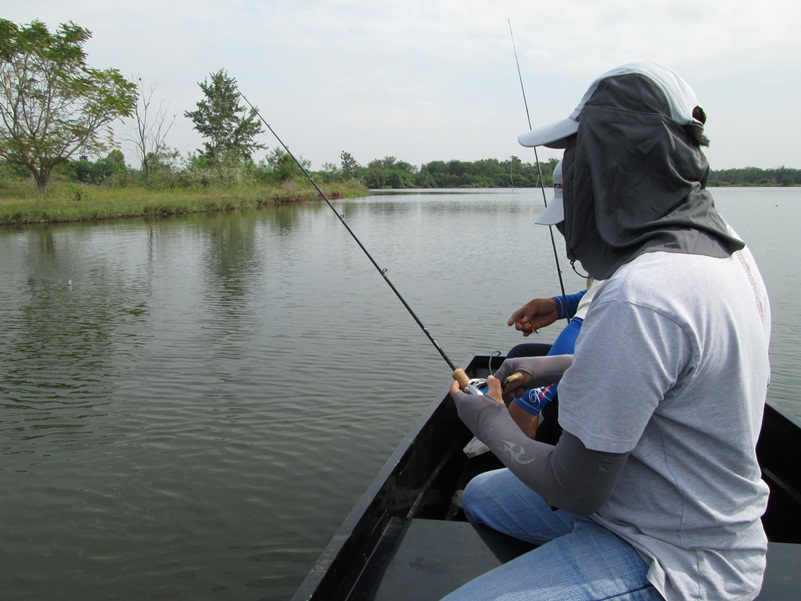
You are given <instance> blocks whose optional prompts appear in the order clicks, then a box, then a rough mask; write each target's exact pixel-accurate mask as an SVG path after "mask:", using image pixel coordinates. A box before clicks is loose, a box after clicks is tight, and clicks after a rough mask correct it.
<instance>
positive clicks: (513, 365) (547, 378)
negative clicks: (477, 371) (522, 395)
mask: <svg viewBox="0 0 801 601" xmlns="http://www.w3.org/2000/svg"><path fill="white" fill-rule="evenodd" d="M572 363H573V355H544V356H542V357H519V358H517V359H507V360H506V361H504V362H503V365H501V368H500V369H499V370H498V371H497V372H495V377H496V378H498V379H499V380H500V381H501V382H504V381H505V380H506V378H507V377H509V376H510V375H511V374H513V373H514V372H516V371H523V372H526V373H528V374H530V375H531V381H530V382H528V386H529V387H531V388H535V387H537V386H546V385H548V384H553V383H554V382H558V381H559V380H561V379H562V375H563V374H564V373H565V371H567V368H568V367H570V365H571V364H572Z"/></svg>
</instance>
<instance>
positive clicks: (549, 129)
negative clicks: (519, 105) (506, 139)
mask: <svg viewBox="0 0 801 601" xmlns="http://www.w3.org/2000/svg"><path fill="white" fill-rule="evenodd" d="M578 126H579V124H578V121H574V120H573V119H571V118H570V117H568V118H567V119H562V120H561V121H557V122H556V123H551V124H550V125H544V126H542V127H537V128H535V129H532V130H531V131H527V132H525V133H522V134H520V135H519V136H517V141H518V142H520V144H521V145H522V146H529V147H531V146H549V147H551V148H564V147H565V146H566V145H567V144H566V142H567V140H566V139H567V138H569V137H570V136H572V135H573V134H575V133H576V132H577V131H578Z"/></svg>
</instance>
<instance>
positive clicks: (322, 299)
mask: <svg viewBox="0 0 801 601" xmlns="http://www.w3.org/2000/svg"><path fill="white" fill-rule="evenodd" d="M714 194H715V198H716V202H717V204H718V207H719V208H720V210H721V212H722V213H723V214H724V216H725V217H726V218H727V219H728V221H729V222H730V223H731V224H732V225H733V226H734V228H735V229H736V230H738V232H739V233H740V235H741V236H742V237H743V238H745V240H746V241H747V242H748V244H749V246H750V247H751V249H752V251H753V253H754V255H755V256H756V258H757V261H758V262H759V265H760V268H761V270H762V273H763V276H764V279H765V281H766V283H767V286H768V290H769V293H770V295H771V301H772V310H773V338H772V347H771V357H772V363H773V383H772V386H771V390H770V395H769V398H770V401H771V402H772V403H775V404H777V405H781V406H782V407H784V408H787V409H789V410H790V411H791V412H793V413H794V414H795V415H797V416H801V398H800V397H799V395H798V390H799V387H800V384H801V382H799V375H798V369H797V365H798V361H797V356H796V354H795V353H796V352H797V350H798V341H799V333H801V318H800V317H799V310H798V301H796V300H795V297H796V294H795V292H796V291H795V285H796V284H797V282H798V279H799V278H798V275H799V272H798V266H797V264H796V262H795V258H796V257H795V254H796V253H795V249H794V245H795V243H796V240H797V232H796V224H797V223H798V221H799V218H800V217H801V188H795V189H753V188H751V189H719V190H715V191H714ZM335 204H336V206H337V210H338V211H340V212H341V213H342V214H344V216H345V219H346V221H347V223H348V224H349V225H350V227H351V228H352V229H353V231H354V232H355V233H356V234H357V235H358V236H359V238H360V239H361V241H362V243H363V244H364V246H365V247H366V248H367V249H368V250H369V251H370V253H371V254H372V255H373V257H374V258H375V259H376V261H377V262H378V264H379V265H380V266H381V268H386V269H387V270H388V271H387V275H388V276H389V278H390V279H391V281H392V282H393V283H394V285H395V286H396V287H397V289H398V290H399V291H400V292H401V294H403V296H404V297H405V299H406V301H407V302H408V303H409V305H410V306H411V307H412V308H413V309H414V311H415V312H416V313H417V315H418V316H419V318H420V319H421V320H422V321H423V322H424V323H425V325H426V326H427V328H428V330H429V331H430V332H431V334H432V335H433V336H434V337H435V338H436V339H437V341H438V342H439V344H440V346H441V347H442V349H443V350H444V351H445V353H446V354H447V355H448V356H449V357H450V358H451V360H452V361H454V362H455V363H461V362H462V361H463V360H464V359H465V358H466V357H467V356H468V355H469V354H471V353H491V352H493V351H496V350H497V351H506V350H508V349H509V348H510V347H511V346H513V345H514V344H516V343H517V342H519V341H521V340H522V338H520V337H519V334H517V333H516V332H515V331H514V330H513V329H512V328H507V327H506V325H505V324H506V319H507V317H508V315H509V314H510V313H511V312H512V311H513V310H515V309H516V308H518V307H519V306H520V305H522V304H523V303H524V302H526V301H528V300H529V299H531V298H534V297H535V296H551V295H553V294H557V293H558V292H559V283H558V278H557V275H556V268H555V262H554V255H553V250H552V248H551V240H550V238H549V235H548V229H547V228H544V227H541V226H535V225H533V224H532V222H533V219H534V216H535V215H536V214H537V213H538V212H539V211H540V210H541V209H542V197H541V194H540V193H539V192H536V191H531V190H514V191H512V190H507V191H481V192H471V193H455V192H454V193H438V194H419V193H410V192H406V193H403V194H392V195H380V196H373V197H371V198H365V199H357V200H352V201H340V202H336V203H335ZM557 238H558V240H557V242H558V243H559V244H558V248H559V249H560V251H559V255H560V264H561V268H562V271H563V272H564V280H565V287H566V288H567V292H572V291H576V290H579V289H581V288H582V286H583V279H582V278H581V277H579V276H578V275H576V274H574V273H573V272H572V271H571V270H570V268H569V265H568V263H567V262H566V261H565V259H564V247H563V244H561V237H559V236H558V234H557ZM0 256H2V262H0V281H2V286H0V345H2V348H3V351H4V352H3V355H2V358H0V540H2V544H1V545H0V591H2V593H0V597H2V598H3V599H4V600H7V601H12V600H26V601H27V600H30V599H54V600H55V599H70V600H72V599H81V600H82V601H94V600H104V601H105V600H109V599H120V600H131V601H134V600H136V601H139V600H142V599H180V600H192V601H202V600H206V599H209V600H211V599H215V600H216V599H225V600H259V599H286V598H288V597H289V596H291V594H292V592H293V591H294V590H295V588H296V587H297V586H298V584H299V583H300V581H301V580H302V579H303V577H304V575H305V573H306V572H307V571H308V569H309V568H310V567H311V565H312V564H313V562H314V561H315V560H316V558H317V556H318V554H319V553H320V551H321V550H322V549H323V547H324V546H325V545H326V544H327V542H328V541H329V539H330V538H331V536H332V535H333V534H334V532H335V531H336V529H337V527H338V526H339V524H340V523H341V521H342V520H343V518H344V517H345V516H346V515H347V513H348V511H349V510H350V508H351V507H352V506H353V504H354V502H355V501H356V499H358V497H359V496H360V495H361V493H362V492H363V491H364V489H365V487H366V486H367V485H368V484H369V482H370V481H371V480H372V478H373V476H374V475H375V473H376V472H377V471H378V469H379V468H380V467H381V465H383V463H384V461H385V460H386V458H387V457H388V456H389V454H390V453H391V452H392V450H393V449H394V448H395V446H396V445H397V444H398V442H399V441H400V439H401V438H402V436H403V435H404V433H405V432H406V431H407V430H408V429H409V428H410V427H411V426H412V425H413V424H414V423H415V421H416V420H417V418H418V416H419V415H420V414H421V413H422V411H423V409H424V408H425V407H427V406H428V405H429V404H430V403H431V402H432V401H433V400H434V399H435V397H437V396H438V395H440V394H441V393H443V391H444V390H445V387H446V386H447V384H448V382H449V378H450V368H449V367H448V365H447V363H446V362H445V361H444V360H443V359H442V357H441V356H440V355H439V353H438V352H437V351H436V349H435V348H434V346H433V345H432V344H431V343H430V342H429V341H428V339H427V338H426V337H425V335H424V334H423V332H422V331H421V330H420V328H419V327H418V326H417V325H416V324H415V323H414V321H413V320H412V318H411V317H410V316H409V314H408V313H407V312H406V311H405V309H404V308H403V306H402V305H401V304H400V302H399V301H398V299H397V298H396V297H395V296H394V295H393V294H392V291H391V290H390V288H389V287H388V286H387V284H386V283H385V282H384V281H383V279H382V278H381V277H380V275H379V274H378V272H377V271H376V269H375V268H374V267H373V265H372V264H371V263H370V262H369V261H368V260H367V258H366V257H365V256H364V254H363V253H362V251H361V250H360V249H359V247H358V246H357V245H356V243H355V242H354V241H353V239H352V238H351V237H350V235H349V234H348V233H347V231H346V229H345V228H344V227H342V225H341V223H339V220H338V219H337V218H336V216H335V215H334V214H333V213H332V212H331V211H330V209H329V208H328V207H327V206H326V205H325V204H322V203H308V204H304V205H301V206H292V207H278V208H270V209H264V210H261V211H254V212H247V213H230V214H217V215H208V216H193V217H186V218H176V219H166V220H160V221H143V220H138V219H134V220H126V221H118V222H110V223H101V224H94V225H90V224H75V225H58V226H56V225H48V226H40V227H26V228H19V229H4V230H2V231H0ZM791 287H792V288H791ZM559 327H561V326H557V325H554V326H552V327H551V328H548V329H547V330H545V331H544V332H543V333H542V335H541V336H539V337H538V341H543V342H551V341H552V340H553V339H554V338H555V337H556V335H557V334H558V331H559V329H558V328H559Z"/></svg>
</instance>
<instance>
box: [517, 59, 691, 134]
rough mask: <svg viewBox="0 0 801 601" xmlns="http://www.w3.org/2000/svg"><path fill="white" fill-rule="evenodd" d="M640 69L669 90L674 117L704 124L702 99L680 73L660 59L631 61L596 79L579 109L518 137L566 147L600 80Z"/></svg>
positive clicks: (682, 121) (664, 91)
mask: <svg viewBox="0 0 801 601" xmlns="http://www.w3.org/2000/svg"><path fill="white" fill-rule="evenodd" d="M633 73H639V74H641V75H644V76H645V77H647V78H649V79H650V80H651V81H653V82H654V83H655V84H656V85H657V86H658V87H659V88H660V89H661V90H662V92H663V93H664V94H665V97H666V99H667V102H668V104H669V106H670V117H671V119H673V120H674V121H675V122H676V123H678V124H679V125H693V124H695V125H700V126H703V123H704V122H703V119H704V117H703V112H701V113H700V114H699V113H697V112H695V109H696V107H697V106H698V100H697V99H696V97H695V92H693V90H692V88H690V86H689V85H687V83H686V82H685V81H684V80H683V79H682V78H681V77H679V76H678V75H677V74H676V73H674V72H673V71H672V70H670V69H668V68H667V67H663V66H662V65H658V64H656V63H646V62H640V63H629V64H626V65H621V66H620V67H616V68H614V69H612V70H611V71H607V72H606V73H604V74H603V75H601V76H600V77H599V78H597V79H596V80H595V81H593V82H592V84H591V85H590V87H589V89H588V90H587V92H586V93H585V94H584V97H583V98H582V99H581V102H579V104H578V106H577V107H576V108H575V110H574V111H573V112H572V113H571V114H570V116H569V117H567V118H565V119H562V120H560V121H556V122H555V123H550V124H548V125H543V126H542V127H537V128H534V129H532V130H530V131H527V132H525V133H522V134H520V135H519V136H518V137H517V141H518V142H520V144H521V145H522V146H528V147H533V146H547V147H549V148H564V147H565V146H566V145H567V142H568V140H569V139H570V137H571V136H573V135H574V134H575V133H576V132H577V131H578V127H579V121H580V120H581V111H582V110H583V109H584V105H585V104H586V103H587V101H588V100H589V99H590V97H591V96H592V95H593V93H594V92H595V90H596V89H597V87H598V83H599V82H601V81H602V80H604V79H606V78H608V77H614V76H616V75H627V74H633Z"/></svg>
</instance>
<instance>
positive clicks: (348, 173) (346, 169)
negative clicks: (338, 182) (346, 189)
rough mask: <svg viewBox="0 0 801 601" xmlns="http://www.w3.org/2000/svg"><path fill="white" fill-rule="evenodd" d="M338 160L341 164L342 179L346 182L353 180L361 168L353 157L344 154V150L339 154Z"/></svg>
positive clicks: (349, 154) (347, 153)
mask: <svg viewBox="0 0 801 601" xmlns="http://www.w3.org/2000/svg"><path fill="white" fill-rule="evenodd" d="M339 159H340V162H341V164H342V177H343V178H345V179H346V180H348V179H355V178H357V177H358V176H359V170H360V169H361V166H360V165H359V163H358V162H357V161H356V159H354V158H353V155H352V154H351V153H349V152H345V151H344V150H343V151H342V152H341V153H340V154H339Z"/></svg>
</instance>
